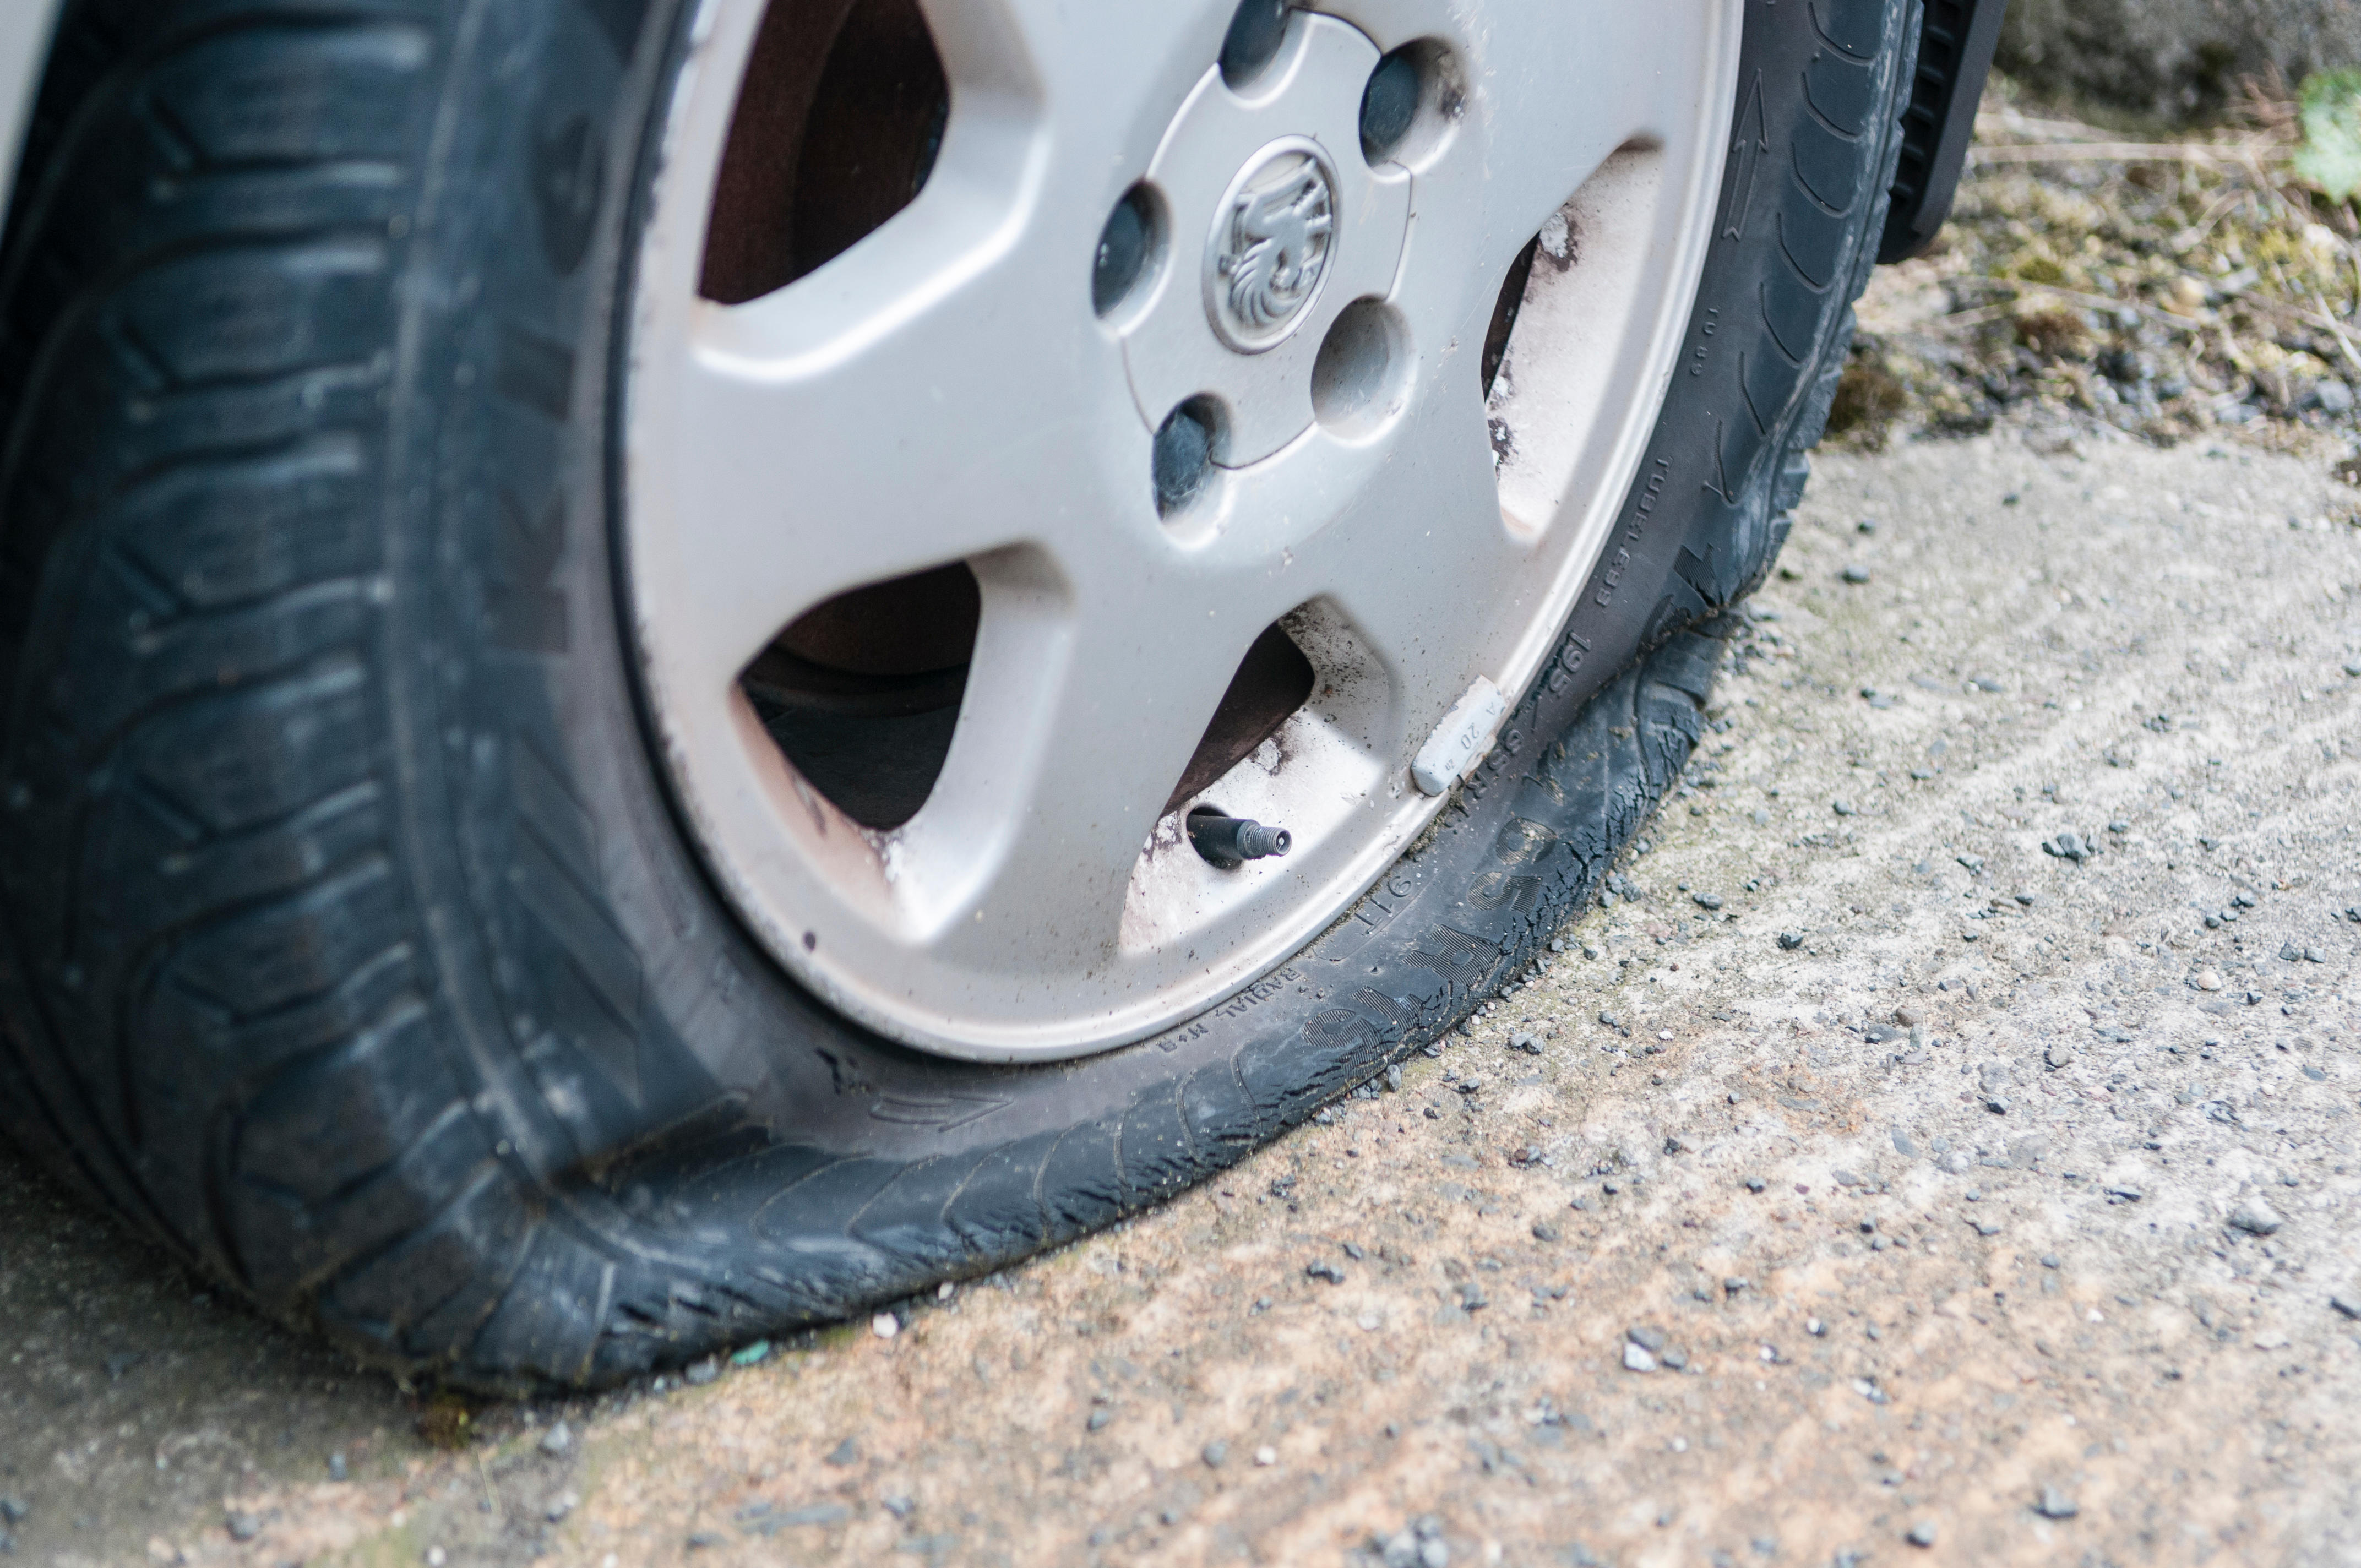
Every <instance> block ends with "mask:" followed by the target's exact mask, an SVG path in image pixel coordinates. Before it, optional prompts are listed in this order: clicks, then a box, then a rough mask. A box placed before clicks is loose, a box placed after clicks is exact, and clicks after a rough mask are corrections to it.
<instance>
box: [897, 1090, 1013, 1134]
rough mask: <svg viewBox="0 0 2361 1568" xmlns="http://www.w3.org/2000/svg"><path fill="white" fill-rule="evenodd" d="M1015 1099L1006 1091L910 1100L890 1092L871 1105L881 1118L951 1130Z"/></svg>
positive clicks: (914, 1125)
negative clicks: (1010, 1097) (1010, 1098)
mask: <svg viewBox="0 0 2361 1568" xmlns="http://www.w3.org/2000/svg"><path fill="white" fill-rule="evenodd" d="M1010 1103H1011V1101H1010V1100H1009V1099H1008V1098H1007V1097H1006V1096H1005V1095H994V1094H939V1095H933V1096H930V1097H928V1098H924V1099H908V1100H905V1099H901V1098H899V1097H895V1096H888V1097H887V1098H885V1099H884V1100H880V1101H878V1102H876V1103H875V1104H873V1105H872V1106H870V1107H869V1114H870V1115H871V1117H872V1118H873V1119H874V1120H877V1121H880V1122H893V1123H895V1124H899V1125H902V1126H906V1127H934V1128H938V1129H939V1130H941V1131H943V1132H946V1133H948V1132H950V1131H951V1130H952V1129H953V1128H955V1127H964V1126H966V1125H967V1124H970V1123H971V1122H981V1121H983V1119H984V1118H985V1117H986V1116H989V1115H991V1114H992V1113H994V1111H997V1110H1000V1109H1002V1108H1003V1107H1004V1106H1006V1105H1008V1104H1010Z"/></svg>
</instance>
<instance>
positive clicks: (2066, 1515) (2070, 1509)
mask: <svg viewBox="0 0 2361 1568" xmlns="http://www.w3.org/2000/svg"><path fill="white" fill-rule="evenodd" d="M2033 1511H2034V1512H2035V1513H2037V1514H2039V1515H2040V1516H2041V1517H2042V1518H2043V1519H2072V1518H2073V1517H2074V1516H2075V1515H2076V1514H2079V1513H2081V1511H2082V1510H2081V1508H2080V1507H2079V1506H2078V1505H2077V1504H2076V1503H2075V1501H2074V1499H2073V1498H2071V1497H2068V1496H2067V1495H2066V1494H2065V1493H2063V1492H2061V1491H2059V1489H2058V1488H2057V1487H2055V1486H2044V1487H2042V1488H2041V1500H2040V1501H2038V1502H2037V1503H2035V1504H2034V1505H2033Z"/></svg>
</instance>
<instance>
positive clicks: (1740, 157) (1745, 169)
mask: <svg viewBox="0 0 2361 1568" xmlns="http://www.w3.org/2000/svg"><path fill="white" fill-rule="evenodd" d="M1750 120H1752V122H1753V123H1754V128H1753V129H1752V131H1751V132H1750V131H1749V130H1748V129H1747V128H1746V127H1747V122H1748V121H1750ZM1770 152H1771V131H1770V128H1769V126H1767V125H1765V124H1764V122H1763V73H1762V72H1761V71H1756V72H1755V73H1754V82H1753V85H1752V86H1751V87H1749V88H1748V89H1747V91H1746V107H1745V108H1743V109H1741V110H1740V111H1739V114H1738V139H1737V140H1736V141H1735V142H1732V143H1731V144H1730V200H1729V202H1728V203H1726V205H1725V206H1724V208H1723V211H1724V212H1725V213H1726V214H1728V216H1727V218H1726V219H1725V220H1724V223H1725V226H1724V227H1723V229H1722V231H1721V237H1722V238H1724V239H1739V238H1742V237H1743V236H1745V234H1746V214H1747V212H1748V211H1749V210H1750V209H1751V208H1752V206H1753V205H1754V178H1755V176H1756V175H1757V174H1758V173H1759V172H1761V170H1762V165H1763V159H1764V158H1766V157H1768V156H1769V155H1770Z"/></svg>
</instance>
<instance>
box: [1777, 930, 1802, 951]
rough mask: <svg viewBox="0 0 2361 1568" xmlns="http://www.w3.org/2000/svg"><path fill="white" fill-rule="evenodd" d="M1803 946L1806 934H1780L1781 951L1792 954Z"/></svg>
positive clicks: (1792, 932) (1791, 932) (1788, 932)
mask: <svg viewBox="0 0 2361 1568" xmlns="http://www.w3.org/2000/svg"><path fill="white" fill-rule="evenodd" d="M1803 945H1804V934H1803V933H1802V932H1801V931H1782V932H1780V933H1779V950H1780V951H1782V952H1786V953H1792V952H1794V951H1795V949H1796V948H1800V947H1802V946H1803Z"/></svg>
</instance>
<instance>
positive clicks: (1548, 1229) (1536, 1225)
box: [1533, 1220, 1558, 1242]
mask: <svg viewBox="0 0 2361 1568" xmlns="http://www.w3.org/2000/svg"><path fill="white" fill-rule="evenodd" d="M1557 1238H1558V1228H1557V1227H1556V1226H1555V1225H1553V1224H1551V1223H1549V1222H1548V1221H1546V1220H1535V1221H1534V1222H1533V1240H1535V1241H1537V1242H1554V1241H1555V1240H1557Z"/></svg>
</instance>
